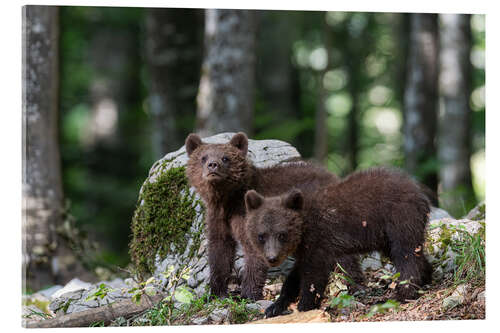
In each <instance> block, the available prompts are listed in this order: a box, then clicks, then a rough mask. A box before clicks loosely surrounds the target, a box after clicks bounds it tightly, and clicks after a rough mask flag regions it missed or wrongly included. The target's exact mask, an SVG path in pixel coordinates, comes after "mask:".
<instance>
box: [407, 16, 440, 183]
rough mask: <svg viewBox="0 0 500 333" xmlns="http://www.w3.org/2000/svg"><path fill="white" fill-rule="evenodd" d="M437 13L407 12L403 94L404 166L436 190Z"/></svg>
mask: <svg viewBox="0 0 500 333" xmlns="http://www.w3.org/2000/svg"><path fill="white" fill-rule="evenodd" d="M437 64H438V21H437V15H436V14H410V45H409V50H408V72H407V76H406V89H405V96H404V104H405V108H404V151H405V158H406V161H405V162H406V169H407V170H408V172H409V173H411V174H413V175H416V176H417V177H418V178H420V181H422V182H423V183H424V184H426V185H427V186H429V187H430V188H431V189H432V190H434V191H436V190H437V165H436V145H435V137H436V123H437V82H438V69H437Z"/></svg>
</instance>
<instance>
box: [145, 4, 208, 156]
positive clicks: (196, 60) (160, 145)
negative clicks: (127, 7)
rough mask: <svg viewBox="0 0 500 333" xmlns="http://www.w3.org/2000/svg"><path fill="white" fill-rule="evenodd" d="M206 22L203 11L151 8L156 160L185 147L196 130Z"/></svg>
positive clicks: (149, 41) (151, 96)
mask: <svg viewBox="0 0 500 333" xmlns="http://www.w3.org/2000/svg"><path fill="white" fill-rule="evenodd" d="M202 22H203V16H202V13H201V11H200V10H195V9H178V8H173V9H172V8H151V9H147V12H146V60H147V65H148V69H149V76H150V82H151V86H150V94H149V99H148V100H149V110H150V113H151V116H152V124H153V149H154V152H155V156H156V159H158V158H161V157H163V156H164V155H165V154H166V153H167V152H170V151H172V150H174V149H177V147H179V146H182V145H183V143H184V139H185V138H186V136H187V135H188V134H189V132H190V131H192V128H193V125H192V124H193V123H194V119H195V116H196V102H195V98H196V92H197V89H198V82H199V76H200V69H201V55H202V53H203V44H202V41H203V30H202V29H203V26H202Z"/></svg>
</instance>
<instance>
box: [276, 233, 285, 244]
mask: <svg viewBox="0 0 500 333" xmlns="http://www.w3.org/2000/svg"><path fill="white" fill-rule="evenodd" d="M286 238H287V235H286V233H284V232H282V233H279V234H278V240H279V241H280V242H284V241H286Z"/></svg>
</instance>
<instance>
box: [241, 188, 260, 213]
mask: <svg viewBox="0 0 500 333" xmlns="http://www.w3.org/2000/svg"><path fill="white" fill-rule="evenodd" d="M263 202H264V197H263V196H262V195H260V194H259V193H257V192H256V191H254V190H250V191H248V192H247V193H246V194H245V206H246V207H247V211H251V210H252V209H257V208H259V207H260V206H261V205H262V203H263Z"/></svg>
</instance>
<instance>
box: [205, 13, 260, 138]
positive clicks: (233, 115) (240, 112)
mask: <svg viewBox="0 0 500 333" xmlns="http://www.w3.org/2000/svg"><path fill="white" fill-rule="evenodd" d="M205 13H206V14H205V58H204V61H203V67H202V76H201V80H200V87H199V91H198V97H197V101H198V111H197V131H198V132H199V134H200V135H202V136H207V135H212V134H215V133H218V132H225V131H244V132H246V133H247V134H249V135H251V133H252V123H253V110H254V90H255V89H254V80H255V78H254V77H255V73H254V72H255V34H256V24H255V12H254V11H249V10H233V9H207V10H206V11H205Z"/></svg>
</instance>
